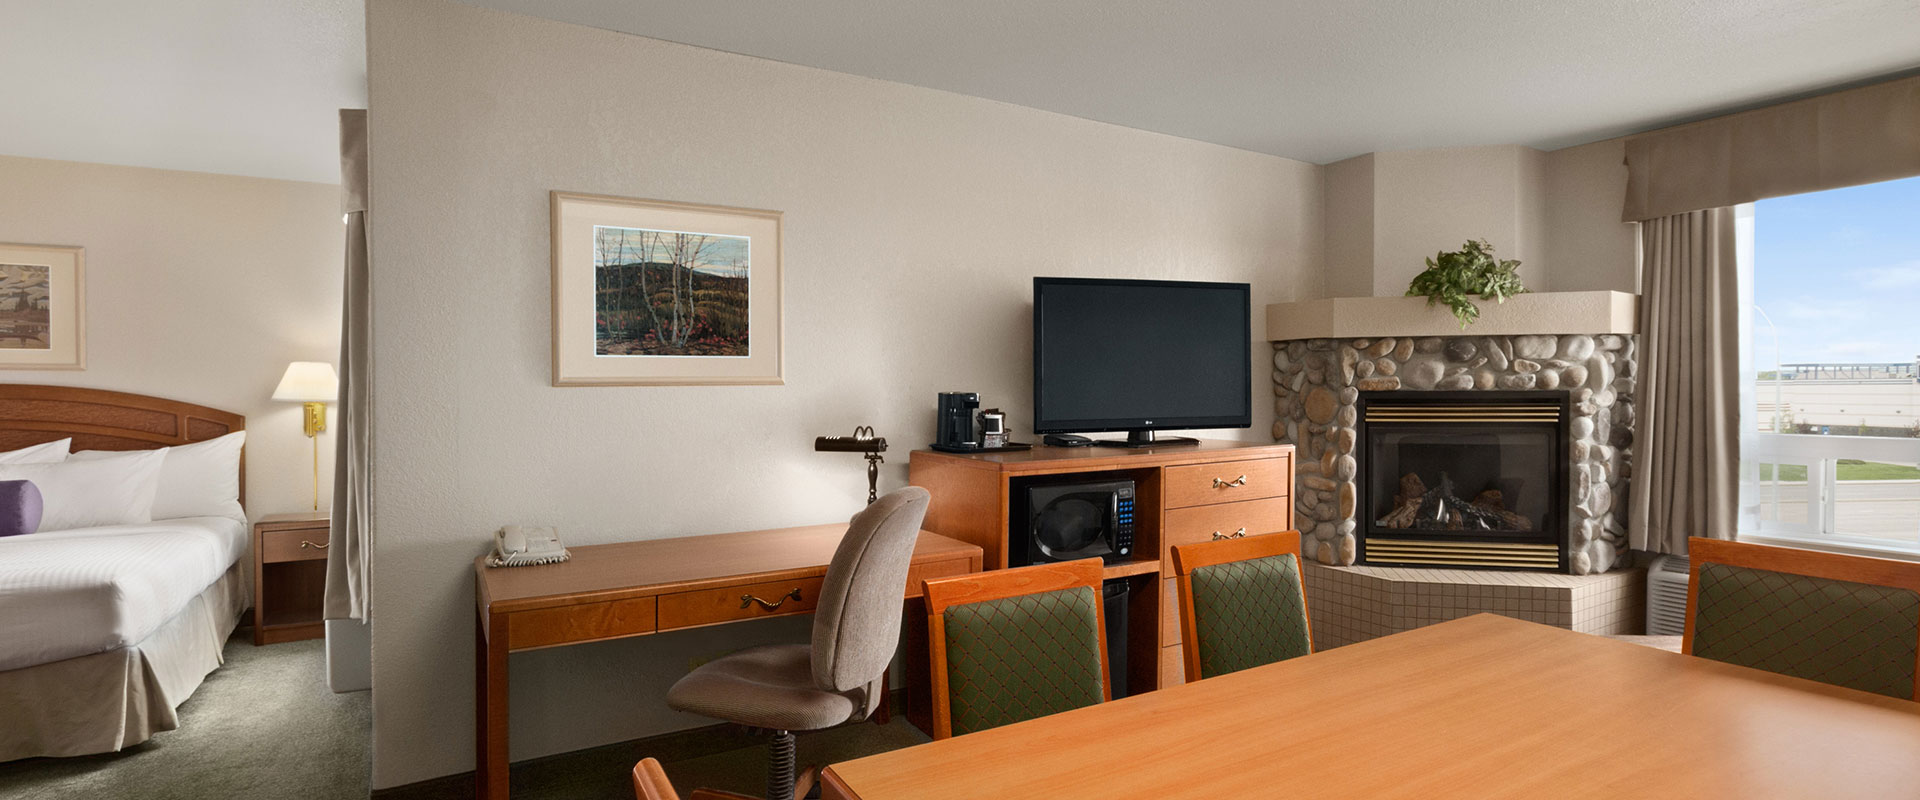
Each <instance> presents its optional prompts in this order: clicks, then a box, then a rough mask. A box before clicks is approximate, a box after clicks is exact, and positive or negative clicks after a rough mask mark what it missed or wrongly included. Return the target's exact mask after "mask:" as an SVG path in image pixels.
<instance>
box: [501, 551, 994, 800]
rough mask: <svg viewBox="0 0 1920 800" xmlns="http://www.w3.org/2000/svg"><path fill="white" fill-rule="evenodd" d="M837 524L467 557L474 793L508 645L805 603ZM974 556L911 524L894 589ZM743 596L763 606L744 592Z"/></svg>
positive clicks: (714, 619)
mask: <svg viewBox="0 0 1920 800" xmlns="http://www.w3.org/2000/svg"><path fill="white" fill-rule="evenodd" d="M846 530H847V526H846V524H845V523H840V524H834V525H812V526H808V527H803V528H781V529H778V530H768V531H747V532H744V533H721V534H714V535H711V536H688V537H682V538H677V539H653V540H649V541H644V542H622V543H619V544H600V545H586V546H582V547H573V548H569V549H570V550H572V552H573V559H572V560H571V561H567V562H565V563H562V564H547V565H543V566H537V567H503V568H499V569H489V568H488V567H487V566H486V563H485V559H484V558H481V559H475V560H474V563H473V575H474V599H475V601H476V603H477V610H478V615H477V617H476V620H477V630H476V631H475V632H474V681H473V683H474V739H475V746H476V752H475V757H476V759H477V761H476V763H475V765H474V777H475V784H476V786H477V788H478V795H479V796H480V797H482V798H504V797H506V796H507V757H508V756H507V752H508V751H507V654H508V653H512V652H519V651H522V650H536V649H539V648H543V647H558V646H561V645H569V644H579V643H581V642H597V641H603V640H607V639H620V638H624V637H628V636H641V635H644V634H649V633H654V632H656V631H666V630H674V629H678V628H694V627H700V626H703V625H717V624H720V623H726V622H736V621H739V620H745V619H759V618H761V617H772V616H785V615H789V614H806V613H810V612H812V611H813V608H814V604H815V603H817V602H819V595H820V584H821V581H822V579H823V578H824V576H825V575H826V574H827V562H828V561H830V560H832V558H833V551H834V548H836V547H838V546H839V544H840V538H841V536H843V535H844V534H845V533H846ZM980 558H981V552H980V548H978V547H975V546H973V545H970V544H966V543H964V542H958V541H954V540H952V539H949V538H946V537H944V536H940V535H939V534H935V533H929V532H927V531H921V532H920V542H919V544H918V545H917V546H916V547H915V548H914V551H913V564H912V566H911V567H910V568H909V569H908V572H907V585H906V586H905V587H903V588H904V592H903V596H904V597H916V596H918V595H919V589H920V581H922V580H924V579H927V578H937V577H941V576H945V575H959V574H964V573H968V572H978V571H979V570H980ZM796 591H797V592H798V593H799V594H798V597H797V598H793V597H790V594H791V593H793V592H796ZM745 595H752V596H754V597H758V598H762V599H763V600H765V601H766V604H765V605H763V604H760V603H753V602H751V601H746V602H743V601H742V597H743V596H745ZM782 598H787V599H785V600H782ZM767 605H771V606H773V607H772V608H768V607H766V606H767ZM743 606H744V607H743Z"/></svg>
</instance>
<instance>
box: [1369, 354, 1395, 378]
mask: <svg viewBox="0 0 1920 800" xmlns="http://www.w3.org/2000/svg"><path fill="white" fill-rule="evenodd" d="M1399 371H1400V365H1399V363H1397V362H1395V361H1394V360H1393V359H1391V358H1376V359H1374V360H1373V373H1374V374H1375V375H1392V374H1394V373H1396V372H1399Z"/></svg>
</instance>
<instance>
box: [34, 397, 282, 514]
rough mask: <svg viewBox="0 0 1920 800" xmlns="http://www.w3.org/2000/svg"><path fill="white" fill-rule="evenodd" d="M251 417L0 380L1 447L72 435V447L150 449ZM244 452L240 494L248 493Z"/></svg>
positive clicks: (209, 434) (217, 432) (227, 429)
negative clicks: (1, 381) (0, 381)
mask: <svg viewBox="0 0 1920 800" xmlns="http://www.w3.org/2000/svg"><path fill="white" fill-rule="evenodd" d="M246 427H247V418H246V417H243V416H241V415H239V414H235V413H232V412H229V411H221V410H219V409H217V408H208V407H206V406H197V405H194V404H192V403H182V402H180V401H178V400H167V399H164V398H160V397H148V396H146V395H143V394H131V393H128V392H109V391H107V390H105V389H82V388H79V387H74V386H35V385H31V384H20V383H0V450H16V449H19V448H22V447H28V446H31V445H36V444H43V443H46V442H51V441H54V440H56V439H65V438H67V437H69V436H71V437H73V449H74V450H152V449H155V448H160V447H170V446H172V445H176V444H189V443H192V442H200V441H205V440H207V439H214V438H218V437H221V436H225V435H227V434H229V433H232V432H234V431H237V430H244V429H245V428H246ZM245 459H246V456H245V455H244V454H242V456H241V464H240V499H241V500H242V501H243V502H244V501H245V500H246V495H247V489H246V486H247V469H246V460H245Z"/></svg>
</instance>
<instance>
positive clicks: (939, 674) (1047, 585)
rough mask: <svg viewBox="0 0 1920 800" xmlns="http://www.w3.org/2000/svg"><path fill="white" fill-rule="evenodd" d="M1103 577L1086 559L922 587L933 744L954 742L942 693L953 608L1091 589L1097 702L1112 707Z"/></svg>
mask: <svg viewBox="0 0 1920 800" xmlns="http://www.w3.org/2000/svg"><path fill="white" fill-rule="evenodd" d="M1104 577H1105V566H1104V565H1103V564H1102V563H1101V561H1100V559H1097V558H1085V559H1081V560H1079V561H1063V562H1060V563H1057V564H1036V565H1034V566H1031V567H1016V568H1014V569H996V570H990V571H987V572H976V573H973V574H971V575H955V576H952V577H947V578H935V579H933V580H927V581H921V582H920V585H921V593H922V594H924V595H925V597H926V603H927V630H928V633H929V636H928V647H929V649H930V650H931V655H932V658H933V662H932V664H931V665H930V666H931V672H932V673H933V676H932V677H933V738H935V739H950V738H953V698H952V697H950V696H948V693H947V692H948V688H947V622H946V610H947V609H949V608H953V607H954V606H963V605H968V604H971V603H984V602H987V601H989V600H1001V599H1005V598H1008V597H1020V596H1023V595H1030V594H1041V593H1044V592H1055V591H1059V590H1061V589H1072V588H1075V587H1080V586H1084V587H1087V588H1089V589H1092V590H1093V613H1094V627H1095V628H1096V629H1097V630H1098V631H1099V634H1100V644H1099V647H1100V653H1099V655H1100V702H1103V703H1104V702H1108V701H1111V700H1112V699H1113V680H1112V677H1113V665H1111V664H1108V663H1107V613H1106V605H1105V603H1103V602H1102V597H1101V594H1100V586H1101V582H1102V579H1103V578H1104Z"/></svg>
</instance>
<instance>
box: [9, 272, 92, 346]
mask: <svg viewBox="0 0 1920 800" xmlns="http://www.w3.org/2000/svg"><path fill="white" fill-rule="evenodd" d="M83 260H84V259H83V258H82V250H81V249H80V248H78V247H55V246H51V245H37V244H0V368H5V369H85V368H86V366H87V324H86V308H87V304H86V296H85V295H86V287H87V281H86V275H85V273H84V269H85V265H84V264H83Z"/></svg>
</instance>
